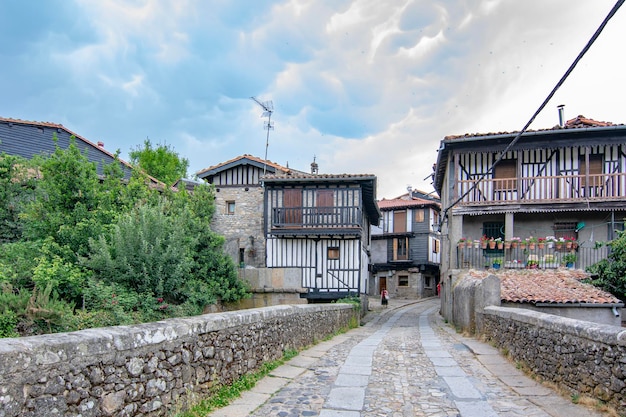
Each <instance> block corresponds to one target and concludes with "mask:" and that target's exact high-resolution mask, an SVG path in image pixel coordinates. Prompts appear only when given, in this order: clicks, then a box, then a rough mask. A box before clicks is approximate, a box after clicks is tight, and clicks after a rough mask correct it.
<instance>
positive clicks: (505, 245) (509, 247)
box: [504, 242, 512, 249]
mask: <svg viewBox="0 0 626 417" xmlns="http://www.w3.org/2000/svg"><path fill="white" fill-rule="evenodd" d="M511 246H512V243H511V242H504V249H511Z"/></svg>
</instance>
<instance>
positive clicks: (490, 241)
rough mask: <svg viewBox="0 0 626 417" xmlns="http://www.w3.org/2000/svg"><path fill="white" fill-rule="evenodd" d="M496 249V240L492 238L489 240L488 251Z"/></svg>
mask: <svg viewBox="0 0 626 417" xmlns="http://www.w3.org/2000/svg"><path fill="white" fill-rule="evenodd" d="M495 248H496V240H495V239H494V238H493V237H490V238H489V249H495Z"/></svg>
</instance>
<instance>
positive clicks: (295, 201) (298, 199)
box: [283, 188, 302, 225]
mask: <svg viewBox="0 0 626 417" xmlns="http://www.w3.org/2000/svg"><path fill="white" fill-rule="evenodd" d="M283 206H284V210H285V223H287V224H295V225H301V224H302V190H301V189H298V188H288V189H286V190H285V191H284V192H283Z"/></svg>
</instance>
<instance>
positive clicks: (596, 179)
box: [578, 154, 604, 187]
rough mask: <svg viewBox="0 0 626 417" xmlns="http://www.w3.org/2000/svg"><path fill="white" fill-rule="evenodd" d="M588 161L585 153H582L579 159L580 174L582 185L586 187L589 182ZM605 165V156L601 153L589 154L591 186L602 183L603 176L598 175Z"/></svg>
mask: <svg viewBox="0 0 626 417" xmlns="http://www.w3.org/2000/svg"><path fill="white" fill-rule="evenodd" d="M586 165H587V163H586V161H585V155H581V156H580V159H579V161H578V175H581V177H580V185H581V187H584V186H585V185H586V184H587V178H586V175H587V166H586ZM603 167H604V158H603V156H602V155H601V154H595V155H589V186H590V187H597V186H600V185H602V177H601V176H596V175H599V174H602V173H603V172H602V171H603Z"/></svg>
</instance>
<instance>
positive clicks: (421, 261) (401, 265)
mask: <svg viewBox="0 0 626 417" xmlns="http://www.w3.org/2000/svg"><path fill="white" fill-rule="evenodd" d="M378 207H379V209H380V211H381V214H382V218H381V219H382V221H381V224H380V226H379V227H373V228H372V250H371V252H372V268H371V269H372V271H371V272H372V274H371V281H370V284H369V294H370V295H372V296H378V295H379V294H380V293H381V291H382V290H383V289H386V290H387V291H388V292H389V294H390V295H391V296H392V297H398V298H404V299H419V298H424V297H432V296H434V295H436V294H437V284H438V283H439V264H440V256H441V244H440V234H439V232H438V226H439V215H440V211H441V205H440V203H439V197H438V196H437V195H434V196H433V195H432V194H426V193H423V192H420V191H416V190H409V192H408V193H406V194H404V195H401V196H399V197H396V198H392V199H382V200H380V201H379V202H378Z"/></svg>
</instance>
